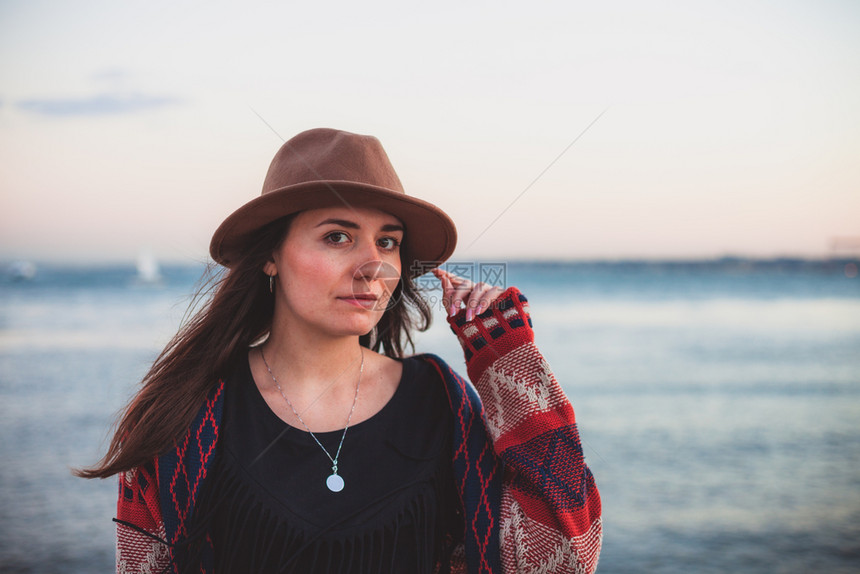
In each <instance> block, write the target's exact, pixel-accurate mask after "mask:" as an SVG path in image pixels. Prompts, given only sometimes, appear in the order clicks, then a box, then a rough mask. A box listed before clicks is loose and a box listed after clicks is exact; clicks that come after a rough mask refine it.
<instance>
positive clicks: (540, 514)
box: [117, 288, 602, 574]
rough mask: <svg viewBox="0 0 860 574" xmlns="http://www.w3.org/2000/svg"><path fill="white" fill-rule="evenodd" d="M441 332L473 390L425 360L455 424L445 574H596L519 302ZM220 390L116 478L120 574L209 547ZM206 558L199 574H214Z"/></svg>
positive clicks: (572, 426) (584, 497)
mask: <svg viewBox="0 0 860 574" xmlns="http://www.w3.org/2000/svg"><path fill="white" fill-rule="evenodd" d="M448 322H449V324H450V325H451V328H452V330H453V331H454V332H455V333H456V334H457V336H458V338H459V340H460V343H461V345H462V346H463V350H464V353H465V355H466V363H467V370H468V373H469V377H470V379H471V380H472V381H473V382H474V387H473V386H472V384H470V383H469V382H468V381H466V380H465V379H463V378H462V377H460V376H458V375H457V374H456V373H455V372H454V371H453V370H452V369H451V368H450V367H449V366H448V365H447V364H446V363H445V362H444V361H442V360H441V359H440V358H438V357H435V356H433V355H422V356H421V357H422V358H423V359H424V360H427V361H429V362H430V364H432V365H434V366H435V368H436V369H437V371H438V372H439V374H440V376H441V378H442V380H443V381H444V384H445V388H446V391H447V393H448V399H449V402H450V405H451V410H452V412H453V413H454V415H455V417H454V424H455V429H454V441H453V443H454V444H453V451H452V463H453V468H454V476H455V480H456V481H457V489H458V493H459V496H460V501H461V503H462V507H461V511H462V516H463V523H464V533H463V545H461V547H459V548H458V549H457V550H456V551H455V552H454V555H453V559H452V563H451V564H450V565H449V568H450V571H451V572H452V574H512V573H514V572H516V573H534V574H538V573H540V574H554V573H558V574H561V573H574V572H575V573H580V572H582V573H589V574H590V573H592V572H594V569H595V568H596V566H597V559H598V556H599V553H600V546H601V538H602V528H601V521H600V497H599V494H598V491H597V488H596V486H595V484H594V478H593V477H592V475H591V472H590V471H589V470H588V467H587V466H586V465H585V463H584V460H583V455H582V448H581V446H580V441H579V435H578V432H577V429H576V422H575V418H574V414H573V408H572V407H571V405H570V403H569V401H568V400H567V398H566V397H565V396H564V392H563V391H562V390H561V387H560V385H559V384H558V382H557V381H556V380H555V378H554V376H553V375H552V372H551V371H550V369H549V366H548V365H547V363H546V361H545V360H544V359H543V357H542V356H541V355H540V353H539V352H538V350H537V348H536V347H535V346H534V334H533V332H532V329H531V318H530V317H529V314H528V302H527V301H526V298H525V297H524V296H523V295H522V294H521V293H520V292H519V291H518V290H517V289H516V288H509V289H508V290H507V291H505V292H504V293H502V295H500V296H499V297H498V298H497V299H496V300H495V301H494V302H493V305H492V306H491V308H490V309H488V310H487V311H485V312H484V313H482V314H481V315H479V316H477V317H475V318H474V319H473V320H472V321H466V320H465V313H464V311H461V312H460V313H458V314H457V315H456V316H454V317H452V318H449V319H448ZM223 385H224V383H223V381H219V383H218V384H216V386H215V388H214V389H213V390H212V392H211V393H210V395H209V397H207V400H206V402H205V404H204V405H203V406H202V407H201V409H200V411H199V413H198V415H197V417H196V418H195V420H194V423H193V424H192V425H191V427H190V428H189V430H188V432H187V433H186V434H185V436H184V437H183V439H182V440H181V441H179V442H178V443H177V444H176V445H175V446H174V448H172V449H170V450H169V451H168V452H166V453H164V454H163V455H162V456H160V457H158V458H157V460H154V461H153V462H152V463H150V464H148V465H144V466H143V467H140V468H138V469H134V470H133V471H130V472H127V473H123V475H122V476H121V477H120V496H119V502H118V508H117V523H118V525H117V571H118V572H171V571H175V570H174V567H173V564H172V563H173V559H174V558H175V556H176V555H177V554H178V553H180V552H182V551H183V549H184V548H185V546H186V542H187V541H188V538H189V537H190V538H198V537H204V538H203V539H204V542H206V541H208V537H207V536H206V533H205V532H203V533H200V532H189V531H188V529H189V519H190V518H191V516H192V515H193V510H194V504H195V502H196V499H197V495H198V493H199V492H200V488H201V486H202V484H203V482H204V481H205V479H206V475H207V472H208V469H209V467H210V463H211V461H212V455H213V453H214V452H215V448H216V447H217V440H218V428H219V425H220V419H221V412H222V405H223V397H224V393H223V388H224V386H223ZM476 391H477V392H476ZM203 548H204V554H203V555H202V558H201V565H200V571H201V572H211V571H212V564H211V554H208V553H206V552H205V550H206V544H203ZM207 558H209V559H207Z"/></svg>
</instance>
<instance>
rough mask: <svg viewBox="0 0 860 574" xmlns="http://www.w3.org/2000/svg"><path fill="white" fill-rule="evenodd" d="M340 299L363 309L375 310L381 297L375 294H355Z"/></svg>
mask: <svg viewBox="0 0 860 574" xmlns="http://www.w3.org/2000/svg"><path fill="white" fill-rule="evenodd" d="M340 299H341V301H345V302H347V303H349V304H350V305H355V306H356V307H361V308H362V309H373V308H374V307H376V304H377V301H378V300H379V297H378V296H377V295H374V294H373V293H353V294H351V295H348V296H346V297H340Z"/></svg>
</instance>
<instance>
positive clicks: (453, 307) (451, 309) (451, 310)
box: [448, 303, 457, 317]
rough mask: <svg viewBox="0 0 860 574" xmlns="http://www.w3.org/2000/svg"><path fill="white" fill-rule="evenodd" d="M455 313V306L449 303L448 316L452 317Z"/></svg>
mask: <svg viewBox="0 0 860 574" xmlns="http://www.w3.org/2000/svg"><path fill="white" fill-rule="evenodd" d="M456 314H457V306H456V305H454V304H453V303H451V306H450V307H449V308H448V316H449V317H453V316H454V315H456Z"/></svg>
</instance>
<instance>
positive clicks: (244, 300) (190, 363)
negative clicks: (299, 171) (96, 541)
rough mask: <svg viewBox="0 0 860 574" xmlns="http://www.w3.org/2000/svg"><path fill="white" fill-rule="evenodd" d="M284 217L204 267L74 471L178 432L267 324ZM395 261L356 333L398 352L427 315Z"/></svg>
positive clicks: (371, 344) (95, 470)
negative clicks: (388, 291)
mask: <svg viewBox="0 0 860 574" xmlns="http://www.w3.org/2000/svg"><path fill="white" fill-rule="evenodd" d="M291 220H292V216H287V217H284V218H281V219H278V220H277V221H274V222H272V223H270V224H268V225H266V226H265V227H263V228H261V229H260V230H259V231H258V232H257V233H255V234H254V236H253V237H252V238H251V239H250V240H249V241H248V242H247V247H246V249H244V250H243V255H242V257H241V258H240V260H239V261H237V262H236V264H235V265H234V266H233V267H232V268H231V269H229V270H223V269H222V270H220V271H215V270H214V269H215V268H214V264H213V266H211V267H210V268H209V270H208V271H207V276H208V277H209V280H208V281H204V282H203V284H202V285H201V287H200V288H199V289H198V291H197V294H196V295H195V297H194V298H193V299H192V303H191V305H190V307H189V311H190V313H189V315H190V319H188V320H187V321H185V322H184V324H183V326H182V327H181V328H180V330H179V332H178V333H177V334H176V335H175V336H174V337H173V339H172V340H171V341H170V342H169V343H168V344H167V346H166V347H165V348H164V350H162V351H161V353H160V354H159V355H158V358H157V359H156V360H155V362H154V363H153V365H152V367H151V368H150V369H149V372H148V373H147V374H146V376H144V378H143V381H142V382H141V389H140V391H138V393H137V394H136V395H135V396H134V397H133V398H132V400H131V401H130V402H129V404H128V406H127V407H126V408H125V409H124V410H123V411H122V412H121V416H120V417H118V422H117V423H116V428H115V432H114V435H113V438H112V439H111V442H110V446H109V447H108V451H107V454H105V456H104V457H103V458H102V459H101V460H100V461H99V462H98V463H97V464H96V465H95V466H93V467H91V468H85V469H78V470H75V471H74V474H76V475H77V476H81V477H84V478H107V477H109V476H112V475H114V474H117V473H120V472H124V471H127V470H130V469H132V468H135V467H137V466H140V465H142V464H144V463H146V462H148V461H150V460H151V459H152V458H153V457H155V456H158V455H159V454H161V453H163V452H164V451H166V450H167V449H168V448H170V447H171V446H172V445H173V444H174V442H175V441H176V440H178V439H179V438H180V437H181V436H182V434H183V433H184V432H185V431H186V429H187V428H188V426H189V425H190V424H191V421H192V420H193V419H194V416H195V415H196V414H197V411H198V410H199V409H200V406H201V405H202V404H203V402H204V400H205V399H206V395H207V394H208V393H209V392H210V390H211V389H212V388H213V387H214V386H215V385H216V384H217V383H218V381H219V379H221V378H222V377H224V376H225V375H226V374H227V373H228V371H229V369H230V368H231V365H233V364H234V363H235V361H237V360H239V359H240V358H241V356H242V355H243V354H245V353H247V351H248V347H249V346H250V345H251V344H252V343H254V342H255V341H257V340H259V339H260V338H261V337H263V336H264V335H265V334H266V333H268V332H269V330H270V329H271V321H272V314H273V311H274V297H273V296H272V294H271V293H270V292H269V286H268V281H267V280H266V276H265V275H264V274H263V272H262V269H263V265H264V264H265V263H266V262H267V261H268V260H270V259H271V257H272V252H273V251H274V250H275V249H277V248H278V247H279V246H280V245H281V243H283V241H284V239H285V238H286V235H287V231H288V230H289V224H290V221H291ZM402 254H403V250H401V257H402ZM402 263H403V265H402V268H403V272H402V273H401V281H400V282H399V284H398V286H397V288H396V289H395V291H394V293H393V294H392V297H391V301H390V303H389V307H388V309H387V310H386V312H385V313H384V314H383V316H382V318H381V319H380V321H379V323H378V324H377V326H376V328H375V329H374V330H373V331H372V332H371V333H368V334H366V335H363V336H361V337H359V343H360V344H361V345H363V346H365V347H368V348H371V349H373V350H374V351H381V352H382V353H384V354H386V355H388V356H392V357H396V358H401V357H403V354H404V353H403V351H404V348H405V347H406V346H409V347H413V348H414V344H413V341H412V335H411V331H412V330H413V329H417V330H419V331H425V330H426V329H427V328H428V327H429V326H430V321H431V318H432V313H431V311H430V307H429V306H428V305H427V303H426V301H424V299H423V298H421V296H420V294H419V293H418V291H417V289H416V288H415V284H414V283H413V282H412V280H411V278H410V277H409V274H408V272H409V269H408V265H407V263H409V262H407V261H402ZM200 302H202V304H201V305H202V306H200V305H198V304H199V303H200ZM198 306H200V308H199V310H197V311H196V312H194V311H193V310H194V309H195V308H196V307H198Z"/></svg>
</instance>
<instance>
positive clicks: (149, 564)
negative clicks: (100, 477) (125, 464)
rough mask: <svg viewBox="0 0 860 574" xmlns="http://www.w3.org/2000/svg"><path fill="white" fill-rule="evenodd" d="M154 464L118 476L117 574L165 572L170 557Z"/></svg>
mask: <svg viewBox="0 0 860 574" xmlns="http://www.w3.org/2000/svg"><path fill="white" fill-rule="evenodd" d="M155 464H156V463H155V462H153V464H151V465H145V466H142V467H139V468H135V469H133V470H130V471H128V472H124V473H122V474H120V475H119V499H118V501H117V510H116V520H115V521H116V523H117V527H116V571H117V573H118V574H119V573H121V574H125V573H132V572H134V573H138V572H139V573H147V574H148V573H150V572H152V573H155V572H165V571H166V569H167V567H168V564H169V561H170V554H169V551H168V547H167V544H165V543H164V539H165V532H164V523H163V522H162V520H161V509H160V504H159V498H158V483H157V480H156V476H158V473H157V472H156V469H155Z"/></svg>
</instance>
